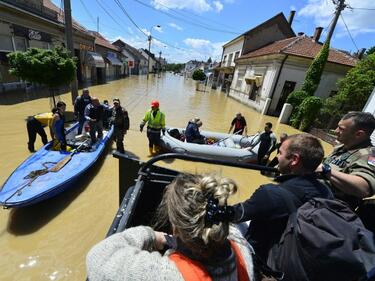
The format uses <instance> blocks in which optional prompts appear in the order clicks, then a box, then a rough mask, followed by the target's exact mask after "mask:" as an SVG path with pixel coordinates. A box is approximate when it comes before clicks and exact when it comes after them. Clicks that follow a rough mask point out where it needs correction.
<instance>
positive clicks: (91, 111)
mask: <svg viewBox="0 0 375 281" xmlns="http://www.w3.org/2000/svg"><path fill="white" fill-rule="evenodd" d="M103 114H104V107H103V105H101V104H100V102H99V99H98V98H95V97H93V98H92V99H91V103H90V104H88V105H87V106H86V108H85V118H86V120H87V121H88V122H89V126H90V138H91V144H94V143H96V141H97V138H98V139H100V138H102V137H103ZM96 132H98V136H96Z"/></svg>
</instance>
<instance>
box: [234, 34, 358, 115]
mask: <svg viewBox="0 0 375 281" xmlns="http://www.w3.org/2000/svg"><path fill="white" fill-rule="evenodd" d="M321 32H322V28H320V27H319V28H317V29H316V31H315V34H314V36H312V37H308V36H306V35H304V34H299V35H298V36H294V37H291V38H287V39H283V40H278V41H276V42H273V43H271V44H269V45H267V46H264V47H260V48H258V49H255V50H252V51H250V52H247V53H246V54H245V55H242V56H241V57H240V58H238V59H237V60H236V67H235V72H234V77H233V81H232V84H231V88H230V92H229V95H230V96H231V97H233V98H235V99H238V100H240V101H241V102H243V103H246V104H248V105H249V106H250V107H252V108H254V109H256V110H258V111H263V112H265V113H267V114H270V115H275V116H278V115H279V114H280V112H281V110H282V107H283V105H284V103H285V101H286V99H287V97H288V95H289V94H290V93H291V92H292V91H294V90H298V89H300V88H301V86H302V83H303V81H304V78H305V75H306V71H307V69H308V67H309V65H310V64H311V62H312V60H313V59H314V57H315V56H316V55H317V54H318V52H319V51H320V49H321V48H322V43H320V42H319V37H320V34H321ZM356 62H357V59H356V58H354V57H352V56H350V55H349V54H347V53H344V52H342V51H339V50H336V49H333V48H331V49H330V53H329V56H328V61H327V63H326V65H325V68H324V72H323V74H322V78H321V81H320V84H319V87H318V89H317V91H316V93H315V95H316V96H319V97H321V98H327V97H329V96H332V95H334V94H335V93H336V91H337V86H336V82H337V80H338V79H340V78H342V77H344V76H345V74H346V73H347V72H348V70H350V69H351V68H352V67H353V66H354V65H355V64H356ZM267 99H270V103H269V108H265V105H266V100H267Z"/></svg>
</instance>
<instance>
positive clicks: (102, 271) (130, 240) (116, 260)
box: [86, 226, 254, 281]
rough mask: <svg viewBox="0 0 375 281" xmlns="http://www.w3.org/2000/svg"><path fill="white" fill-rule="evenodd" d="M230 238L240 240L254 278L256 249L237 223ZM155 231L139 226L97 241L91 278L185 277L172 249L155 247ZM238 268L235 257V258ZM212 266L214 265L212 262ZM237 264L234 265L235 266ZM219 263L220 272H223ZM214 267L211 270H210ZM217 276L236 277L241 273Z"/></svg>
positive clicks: (89, 263) (233, 280) (91, 256)
mask: <svg viewBox="0 0 375 281" xmlns="http://www.w3.org/2000/svg"><path fill="white" fill-rule="evenodd" d="M228 238H229V239H230V240H232V241H234V242H236V244H237V245H238V246H239V248H240V251H241V254H242V256H243V258H244V260H245V263H246V265H247V267H246V269H247V272H248V274H249V277H250V280H254V273H253V261H252V257H251V253H252V249H251V247H250V245H249V244H248V242H247V241H246V240H245V239H244V238H243V237H242V235H241V234H240V232H239V231H238V230H237V228H235V227H230V234H229V237H228ZM154 241H155V234H154V231H153V230H152V229H151V228H150V227H146V226H137V227H133V228H129V229H127V230H125V231H123V232H121V233H117V234H114V235H112V236H110V237H108V238H106V239H105V240H103V241H101V242H99V243H98V244H97V245H95V246H94V247H93V248H92V249H91V250H90V251H89V253H88V254H87V258H86V264H87V274H88V278H89V280H90V281H99V280H101V281H102V280H108V281H109V280H110V281H115V280H116V281H117V280H119V281H120V280H121V281H125V280H140V281H141V280H152V281H159V280H178V281H184V279H183V277H182V275H181V273H180V272H179V270H178V269H177V267H176V265H175V264H174V262H173V261H171V260H170V259H169V258H168V255H169V254H170V253H171V251H167V252H166V253H165V254H164V255H161V254H160V253H159V252H158V251H155V249H154ZM232 262H233V263H234V268H235V259H233V258H232ZM210 267H212V265H210ZM232 267H233V266H232ZM220 268H222V267H221V264H218V268H217V269H218V270H217V271H216V273H217V272H220ZM210 271H211V270H210ZM234 273H235V274H230V276H229V278H228V275H227V276H226V278H220V276H218V275H216V274H215V275H216V276H215V278H213V280H215V281H216V280H220V281H222V280H228V281H229V280H230V281H236V280H237V275H236V272H234Z"/></svg>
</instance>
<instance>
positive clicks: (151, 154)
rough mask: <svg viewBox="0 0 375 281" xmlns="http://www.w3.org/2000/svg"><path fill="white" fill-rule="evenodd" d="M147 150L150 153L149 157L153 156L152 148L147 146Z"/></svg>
mask: <svg viewBox="0 0 375 281" xmlns="http://www.w3.org/2000/svg"><path fill="white" fill-rule="evenodd" d="M148 151H149V153H150V155H149V157H152V156H154V150H153V149H152V147H149V148H148Z"/></svg>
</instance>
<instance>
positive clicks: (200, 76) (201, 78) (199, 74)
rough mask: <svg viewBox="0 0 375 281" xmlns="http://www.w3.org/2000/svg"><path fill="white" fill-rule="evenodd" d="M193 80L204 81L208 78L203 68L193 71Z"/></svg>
mask: <svg viewBox="0 0 375 281" xmlns="http://www.w3.org/2000/svg"><path fill="white" fill-rule="evenodd" d="M192 78H193V80H197V81H204V80H205V79H206V74H204V72H203V70H202V69H197V70H195V71H194V72H193V76H192Z"/></svg>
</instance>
